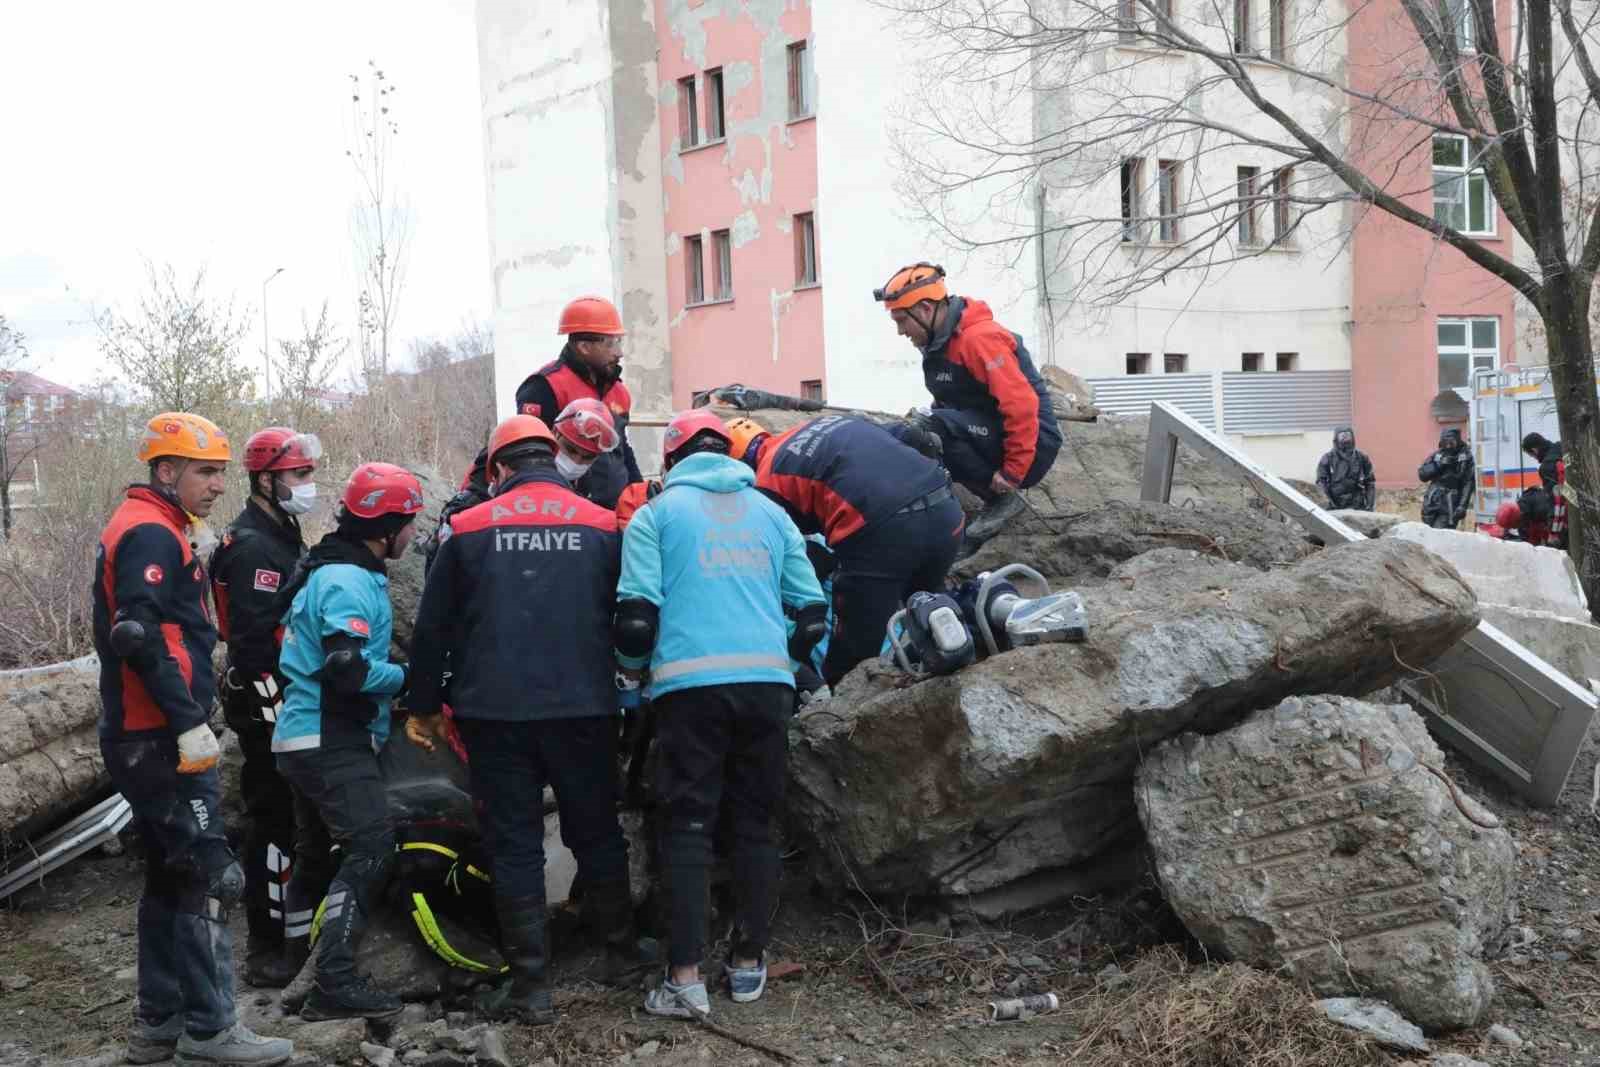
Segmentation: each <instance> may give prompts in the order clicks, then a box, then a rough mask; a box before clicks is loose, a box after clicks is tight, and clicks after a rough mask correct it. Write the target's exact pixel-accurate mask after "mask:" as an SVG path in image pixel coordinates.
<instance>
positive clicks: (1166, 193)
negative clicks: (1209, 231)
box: [1156, 159, 1178, 243]
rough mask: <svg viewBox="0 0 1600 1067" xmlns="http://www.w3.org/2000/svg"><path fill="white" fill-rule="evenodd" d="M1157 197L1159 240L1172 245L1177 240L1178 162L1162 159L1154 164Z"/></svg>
mask: <svg viewBox="0 0 1600 1067" xmlns="http://www.w3.org/2000/svg"><path fill="white" fill-rule="evenodd" d="M1156 177H1157V178H1158V179H1159V181H1158V187H1159V188H1158V195H1159V197H1160V204H1159V205H1158V208H1157V210H1158V211H1160V213H1161V227H1160V235H1161V240H1163V241H1165V242H1168V243H1172V242H1175V241H1177V240H1178V161H1177V160H1175V159H1163V160H1160V161H1159V162H1158V163H1157V164H1156Z"/></svg>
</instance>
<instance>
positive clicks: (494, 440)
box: [485, 415, 556, 471]
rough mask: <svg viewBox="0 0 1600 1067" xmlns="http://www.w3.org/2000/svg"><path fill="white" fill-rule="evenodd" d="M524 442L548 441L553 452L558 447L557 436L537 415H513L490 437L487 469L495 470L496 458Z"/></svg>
mask: <svg viewBox="0 0 1600 1067" xmlns="http://www.w3.org/2000/svg"><path fill="white" fill-rule="evenodd" d="M524 441H546V442H548V443H549V445H550V448H551V449H552V450H554V449H555V447H556V435H555V434H553V433H551V432H550V427H548V426H546V425H545V424H544V420H543V419H541V418H539V417H538V416H537V415H513V416H511V417H510V418H509V419H507V420H506V421H504V422H502V423H501V424H500V425H499V426H496V427H495V428H494V433H492V434H490V435H489V457H488V462H487V466H486V468H485V469H487V470H490V471H492V470H494V461H495V457H496V456H498V455H499V454H500V453H501V452H503V451H504V450H506V449H508V448H510V447H511V446H512V445H516V444H521V443H523V442H524Z"/></svg>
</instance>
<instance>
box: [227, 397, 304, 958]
mask: <svg viewBox="0 0 1600 1067" xmlns="http://www.w3.org/2000/svg"><path fill="white" fill-rule="evenodd" d="M321 457H322V445H321V443H320V442H319V441H318V440H317V438H316V437H315V436H314V435H310V434H297V433H295V432H294V431H293V430H291V429H288V428H287V427H283V426H272V427H268V428H267V429H265V430H260V431H257V432H256V433H254V434H252V435H251V436H250V439H249V440H248V441H246V442H245V444H244V469H245V472H246V474H247V475H248V477H249V479H250V495H249V497H248V498H246V500H245V502H244V508H243V510H241V511H240V512H239V515H238V517H237V518H235V519H234V520H233V525H231V526H229V527H228V529H227V532H225V533H224V534H223V535H222V543H221V544H220V545H219V546H218V547H217V550H216V551H215V552H213V553H212V554H211V592H212V598H213V599H214V600H215V601H216V605H217V629H218V630H219V631H220V632H221V634H222V639H223V640H224V641H226V642H227V643H228V667H227V673H226V674H225V675H224V677H223V684H222V714H223V717H224V718H226V719H227V722H228V728H229V729H231V730H232V731H233V732H234V735H235V736H236V737H238V738H239V749H240V752H241V753H242V754H243V756H244V767H243V769H242V771H241V774H240V784H239V792H240V795H241V798H242V799H243V801H244V809H245V813H246V814H247V815H248V816H249V823H248V825H246V827H245V834H244V909H245V910H244V916H245V921H246V924H247V926H248V928H249V931H250V941H249V947H248V949H247V950H246V953H245V978H246V979H247V980H248V981H249V983H250V984H251V985H253V986H258V987H265V988H269V989H280V988H282V987H283V986H286V985H288V984H289V980H290V979H292V978H293V977H294V976H295V974H296V973H297V972H298V971H299V970H300V965H301V964H302V963H304V962H305V960H304V958H291V957H289V956H288V955H287V954H286V952H285V946H284V921H283V918H284V916H283V907H284V902H283V897H282V891H283V888H284V882H285V881H286V880H287V877H288V873H289V867H290V859H291V857H292V856H293V855H294V798H293V795H292V794H291V792H290V790H289V783H288V782H285V781H284V780H283V776H282V775H280V774H279V773H278V768H277V765H276V764H275V763H274V762H273V758H272V730H273V727H274V726H275V725H276V724H277V721H278V711H279V709H280V708H281V707H282V706H283V687H284V679H283V675H281V674H280V673H279V672H278V620H279V618H280V616H281V615H282V612H281V611H279V610H278V608H277V602H278V594H279V593H281V592H282V591H283V587H284V586H286V585H288V584H289V578H290V576H291V575H292V574H294V568H295V564H297V563H298V562H299V561H300V557H301V556H303V555H305V551H306V546H305V541H304V540H303V539H302V538H301V536H300V522H299V516H301V515H304V514H306V513H307V512H309V511H310V510H311V508H312V506H313V505H314V504H315V503H316V499H317V484H316V481H315V480H314V479H315V477H316V468H317V460H318V459H320V458H321ZM273 885H276V886H277V887H278V891H279V895H278V897H277V899H273V898H272V896H271V895H270V894H269V892H268V887H269V886H273Z"/></svg>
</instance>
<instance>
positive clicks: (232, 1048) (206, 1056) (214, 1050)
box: [178, 1023, 294, 1067]
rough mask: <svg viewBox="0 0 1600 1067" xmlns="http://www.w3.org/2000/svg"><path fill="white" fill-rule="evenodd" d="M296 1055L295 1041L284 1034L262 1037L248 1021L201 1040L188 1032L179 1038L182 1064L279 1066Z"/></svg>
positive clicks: (194, 1066) (202, 1066) (198, 1066)
mask: <svg viewBox="0 0 1600 1067" xmlns="http://www.w3.org/2000/svg"><path fill="white" fill-rule="evenodd" d="M293 1055H294V1042H293V1041H289V1040H287V1039H286V1038H282V1037H262V1036H261V1035H260V1034H257V1033H254V1032H252V1031H251V1029H250V1028H249V1027H248V1026H246V1025H245V1024H244V1023H234V1024H233V1025H232V1026H230V1027H229V1028H228V1029H226V1030H219V1031H217V1032H216V1033H215V1034H213V1035H211V1036H210V1037H208V1038H206V1039H205V1040H203V1041H202V1040H201V1039H199V1038H197V1037H191V1036H189V1035H188V1034H184V1035H183V1036H182V1037H180V1038H178V1063H179V1064H181V1065H182V1067H225V1065H229V1064H249V1065H250V1067H277V1065H278V1064H280V1063H287V1062H288V1061H289V1057H290V1056H293Z"/></svg>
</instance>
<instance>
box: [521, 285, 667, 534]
mask: <svg viewBox="0 0 1600 1067" xmlns="http://www.w3.org/2000/svg"><path fill="white" fill-rule="evenodd" d="M556 333H557V334H559V335H561V336H564V337H566V338H567V343H566V345H565V346H564V347H563V348H562V349H561V354H560V355H559V356H557V357H556V359H555V360H554V361H553V362H551V363H548V364H546V365H545V366H543V367H541V368H539V369H538V370H537V371H535V372H534V373H533V374H530V375H529V376H528V377H527V379H526V380H525V381H523V383H522V384H521V385H520V386H518V387H517V411H519V412H520V413H522V414H524V415H533V416H534V417H536V418H538V419H540V420H541V421H542V422H543V423H544V424H545V425H546V426H554V425H555V423H556V420H557V419H558V418H559V417H560V415H561V413H562V412H563V411H565V410H566V408H567V406H568V405H569V404H571V403H572V402H573V401H574V400H577V399H579V398H580V397H588V398H590V399H592V400H598V401H600V402H601V403H603V404H605V406H606V407H607V408H609V409H610V411H611V417H612V419H613V421H614V423H615V429H616V432H617V437H618V438H619V441H620V447H618V448H617V449H615V450H613V451H610V452H607V453H606V454H604V455H602V456H601V457H600V458H599V459H598V460H597V461H596V462H595V464H594V467H593V468H592V469H591V470H590V471H588V473H587V474H586V475H585V477H584V478H583V479H580V480H579V482H578V484H577V485H575V486H574V488H576V489H577V491H578V493H579V494H580V495H581V496H583V497H584V498H586V499H588V500H592V501H593V502H594V503H596V504H599V505H600V506H601V507H603V508H610V507H615V506H616V503H617V496H618V495H619V494H620V493H621V492H622V487H623V486H625V485H627V484H628V483H629V482H636V481H638V480H639V464H638V461H637V460H635V459H634V456H633V446H632V445H630V444H629V443H628V418H629V415H630V414H631V412H632V410H633V397H632V395H631V394H629V392H628V387H627V386H626V385H623V384H622V338H623V336H624V330H623V329H622V316H621V315H619V314H618V313H617V309H616V306H615V305H614V304H612V303H611V301H609V300H606V299H605V298H603V297H598V296H581V297H579V298H578V299H576V300H574V301H572V302H571V303H570V304H568V305H567V306H566V307H565V308H563V309H562V311H561V322H560V325H559V326H557V327H556Z"/></svg>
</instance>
